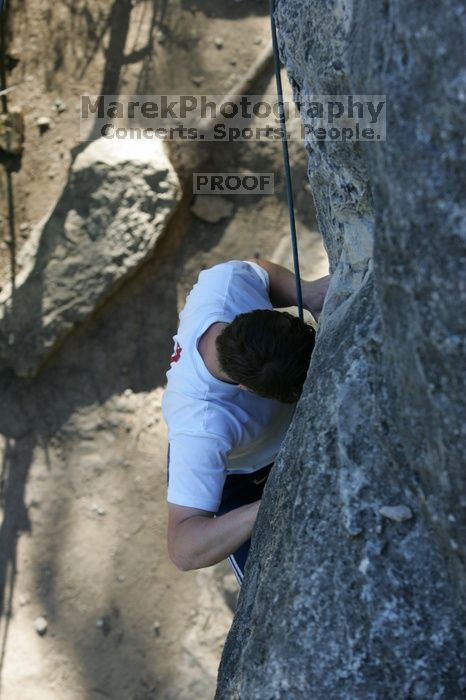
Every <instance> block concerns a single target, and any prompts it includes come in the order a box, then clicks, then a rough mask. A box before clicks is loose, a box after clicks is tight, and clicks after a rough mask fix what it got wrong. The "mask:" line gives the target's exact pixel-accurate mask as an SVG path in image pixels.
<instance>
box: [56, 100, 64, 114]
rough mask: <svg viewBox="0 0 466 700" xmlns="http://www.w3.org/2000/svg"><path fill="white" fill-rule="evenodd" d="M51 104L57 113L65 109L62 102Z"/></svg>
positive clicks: (57, 101)
mask: <svg viewBox="0 0 466 700" xmlns="http://www.w3.org/2000/svg"><path fill="white" fill-rule="evenodd" d="M53 104H54V107H55V109H56V110H57V112H58V113H61V112H64V111H65V109H66V104H65V103H64V102H63V100H60V99H58V100H55V102H54V103H53Z"/></svg>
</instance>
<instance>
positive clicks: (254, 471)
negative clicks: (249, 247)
mask: <svg viewBox="0 0 466 700" xmlns="http://www.w3.org/2000/svg"><path fill="white" fill-rule="evenodd" d="M329 280H330V276H329V275H327V276H325V277H322V278H320V279H317V280H314V281H305V280H302V282H301V288H302V298H303V306H304V308H305V309H307V310H308V311H309V312H310V313H311V314H312V315H313V316H314V318H315V319H316V320H318V318H319V315H320V313H321V310H322V305H323V302H324V298H325V294H326V292H327V289H328V284H329ZM296 304H297V300H296V283H295V276H294V274H293V273H292V272H290V271H289V270H287V269H286V268H284V267H282V266H280V265H277V264H275V263H272V262H269V261H267V260H256V259H253V258H251V259H247V260H231V261H229V262H224V263H220V264H218V265H214V266H213V267H211V268H209V269H206V270H203V271H202V272H201V273H200V275H199V278H198V281H197V283H196V284H195V285H194V287H193V288H192V290H191V292H190V293H189V295H188V297H187V299H186V304H185V307H184V309H183V310H182V311H181V313H180V316H179V327H178V331H177V333H176V335H175V336H174V338H173V340H174V350H173V355H172V357H171V363H170V369H169V370H168V372H167V387H166V390H165V392H164V395H163V399H162V410H163V415H164V418H165V421H166V423H167V425H168V458H167V462H168V463H167V479H168V493H167V500H168V553H169V556H170V558H171V560H172V561H173V563H174V564H175V565H176V566H177V567H178V568H179V569H181V570H182V571H187V570H191V569H200V568H203V567H206V566H211V565H213V564H216V563H218V562H220V561H222V560H223V559H226V558H228V559H229V562H230V564H231V566H232V568H233V571H234V572H235V574H236V578H237V580H238V582H239V583H240V585H241V583H242V580H243V575H244V567H245V564H246V559H247V555H248V552H249V546H250V537H251V533H252V529H253V526H254V523H255V520H256V516H257V512H258V508H259V504H260V500H261V497H262V491H263V488H264V485H265V482H266V480H267V477H268V474H269V472H270V469H271V467H272V465H273V461H274V459H275V457H276V455H277V453H278V451H279V449H280V445H281V443H282V440H283V438H284V437H285V434H286V432H287V429H288V427H289V424H290V421H291V418H292V415H293V412H294V409H295V406H296V401H297V400H298V398H299V396H300V394H301V391H302V387H303V384H304V380H305V378H306V374H307V370H308V366H309V361H310V358H311V353H312V350H313V348H314V338H315V331H314V329H313V328H312V326H310V325H309V324H306V323H304V322H303V321H301V320H300V319H299V318H297V317H295V316H293V315H291V314H289V313H287V312H285V311H278V310H276V309H277V308H286V307H290V306H295V305H296Z"/></svg>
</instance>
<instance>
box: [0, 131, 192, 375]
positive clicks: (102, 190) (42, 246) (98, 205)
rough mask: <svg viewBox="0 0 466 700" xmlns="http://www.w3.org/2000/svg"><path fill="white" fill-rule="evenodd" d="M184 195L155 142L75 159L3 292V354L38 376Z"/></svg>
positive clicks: (148, 246) (149, 244) (145, 250)
mask: <svg viewBox="0 0 466 700" xmlns="http://www.w3.org/2000/svg"><path fill="white" fill-rule="evenodd" d="M179 196H180V187H179V183H178V178H177V176H176V173H175V171H174V169H173V167H172V165H171V164H170V162H169V160H168V158H167V156H166V155H165V152H164V150H163V146H162V144H161V142H160V141H158V140H155V141H154V140H151V141H148V140H136V139H129V138H128V139H124V140H119V141H114V140H110V139H106V138H101V139H98V140H97V141H94V142H92V143H90V144H89V145H88V146H87V147H86V148H85V149H84V150H83V151H82V152H81V153H80V154H79V155H78V157H77V158H76V160H75V161H74V163H73V165H72V168H71V172H70V178H69V181H68V183H67V185H66V187H65V189H64V191H63V193H62V194H61V196H60V198H59V200H58V202H57V203H56V204H55V206H54V207H53V209H52V211H51V212H50V213H49V215H48V216H47V217H46V218H45V220H44V221H43V222H41V224H40V225H39V226H38V227H37V228H36V230H35V231H34V232H33V234H32V236H31V239H30V240H29V241H28V244H27V245H26V246H25V248H24V249H22V251H21V254H22V255H21V256H20V259H19V260H18V262H19V264H20V266H21V268H22V269H21V272H20V273H19V274H18V275H17V276H16V280H15V286H14V288H13V287H12V285H11V284H7V285H5V287H4V289H3V290H2V292H1V294H0V359H1V360H3V361H4V362H5V363H7V364H9V365H10V366H12V367H13V368H14V369H15V371H16V373H17V374H19V375H21V376H28V375H32V374H34V373H35V372H36V370H37V368H38V366H39V364H40V363H41V362H42V360H43V359H44V358H45V357H46V356H47V355H48V354H49V353H50V351H51V350H52V349H53V348H54V347H55V346H56V344H57V343H58V342H59V341H60V340H61V339H62V338H63V337H64V335H66V333H68V332H69V331H70V330H72V329H73V328H74V327H75V326H76V325H77V324H79V323H81V322H82V321H83V320H85V319H86V318H87V317H88V316H89V315H90V314H91V313H92V312H93V311H94V309H95V307H96V306H97V305H98V304H99V303H101V302H102V301H103V300H104V299H105V298H106V297H107V296H108V295H109V294H111V293H112V292H113V291H114V290H115V289H116V287H117V286H118V285H119V284H121V282H122V281H123V280H124V279H125V278H126V277H127V276H128V275H129V274H131V273H132V272H134V270H135V269H136V268H137V267H138V266H139V265H140V264H141V263H142V262H143V261H144V259H145V258H146V257H147V256H148V255H150V254H151V253H152V252H153V250H154V247H155V245H156V242H157V240H158V238H159V237H160V235H161V234H162V233H163V231H164V229H165V227H166V225H167V222H168V220H169V219H170V217H171V215H172V213H173V211H174V209H175V207H176V204H177V201H178V199H179Z"/></svg>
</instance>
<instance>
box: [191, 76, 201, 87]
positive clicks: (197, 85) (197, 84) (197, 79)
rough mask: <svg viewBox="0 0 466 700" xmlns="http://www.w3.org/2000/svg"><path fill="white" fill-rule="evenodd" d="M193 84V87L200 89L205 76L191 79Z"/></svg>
mask: <svg viewBox="0 0 466 700" xmlns="http://www.w3.org/2000/svg"><path fill="white" fill-rule="evenodd" d="M191 82H192V84H193V85H196V87H200V86H201V85H202V83H203V82H204V76H203V75H194V76H193V77H192V78H191Z"/></svg>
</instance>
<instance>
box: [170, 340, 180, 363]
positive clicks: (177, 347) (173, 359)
mask: <svg viewBox="0 0 466 700" xmlns="http://www.w3.org/2000/svg"><path fill="white" fill-rule="evenodd" d="M181 351H182V348H181V345H179V343H178V341H177V342H176V344H175V352H174V353H173V355H172V356H171V358H170V364H173V363H174V362H178V360H179V359H180V355H181Z"/></svg>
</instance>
